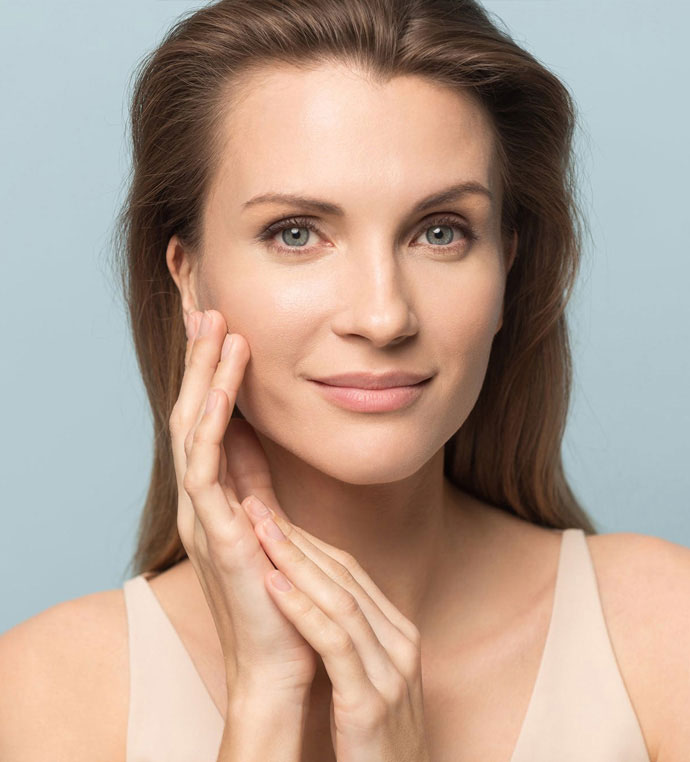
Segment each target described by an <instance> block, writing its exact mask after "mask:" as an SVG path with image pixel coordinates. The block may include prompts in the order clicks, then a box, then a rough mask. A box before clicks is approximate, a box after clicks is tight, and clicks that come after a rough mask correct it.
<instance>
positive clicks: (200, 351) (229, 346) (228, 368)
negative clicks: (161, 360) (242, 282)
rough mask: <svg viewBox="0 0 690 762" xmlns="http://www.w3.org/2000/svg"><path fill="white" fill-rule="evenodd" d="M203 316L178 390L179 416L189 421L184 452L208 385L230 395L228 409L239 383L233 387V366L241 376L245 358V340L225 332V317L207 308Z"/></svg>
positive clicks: (206, 393) (198, 416)
mask: <svg viewBox="0 0 690 762" xmlns="http://www.w3.org/2000/svg"><path fill="white" fill-rule="evenodd" d="M206 315H207V319H208V321H209V322H208V323H206V324H204V322H203V320H202V324H201V326H200V328H199V333H198V334H197V336H196V338H195V340H194V345H193V347H192V353H191V356H190V360H189V366H188V367H187V369H186V370H185V375H184V378H183V380H182V387H181V389H180V397H179V404H180V408H181V409H180V415H181V417H182V418H183V420H185V421H188V422H189V424H190V425H189V429H188V436H189V440H188V441H187V443H186V451H188V450H189V446H190V444H191V437H192V435H193V429H194V428H195V427H196V426H197V425H198V423H199V421H200V420H201V417H202V415H203V411H204V407H205V406H206V400H207V397H208V393H209V391H210V389H211V388H212V387H220V388H222V389H224V390H225V391H226V393H227V394H228V397H229V398H230V396H231V394H232V397H231V398H230V405H231V407H230V411H231V412H232V409H233V408H234V406H235V400H236V396H237V389H238V388H239V384H238V385H237V388H233V381H234V379H235V376H236V371H237V367H236V366H237V364H238V363H239V364H240V365H241V367H242V375H243V374H244V369H245V367H246V364H247V362H248V360H249V346H248V344H247V342H246V340H245V339H244V338H243V337H242V336H240V335H239V334H228V333H227V331H226V330H225V329H226V328H227V325H226V323H225V319H224V318H223V316H222V315H221V314H220V313H219V312H218V311H217V310H208V311H207V312H206ZM204 331H206V333H204ZM240 383H241V378H240Z"/></svg>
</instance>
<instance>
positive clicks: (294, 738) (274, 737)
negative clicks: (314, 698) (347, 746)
mask: <svg viewBox="0 0 690 762" xmlns="http://www.w3.org/2000/svg"><path fill="white" fill-rule="evenodd" d="M308 700H309V697H308V695H302V694H299V695H295V696H294V697H287V699H286V698H284V697H281V698H278V697H275V696H273V695H272V694H269V693H268V692H267V691H265V690H264V691H262V692H259V691H258V690H253V691H250V690H246V691H241V690H236V691H235V692H234V693H233V694H232V695H231V696H230V697H229V698H228V711H227V716H226V720H225V731H224V732H223V739H222V741H221V744H220V751H219V753H218V760H217V762H299V761H300V759H301V756H302V739H303V736H304V726H305V723H306V717H307V710H308Z"/></svg>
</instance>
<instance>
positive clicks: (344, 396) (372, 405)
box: [311, 378, 431, 413]
mask: <svg viewBox="0 0 690 762" xmlns="http://www.w3.org/2000/svg"><path fill="white" fill-rule="evenodd" d="M311 381H312V383H313V384H316V386H317V388H318V389H319V391H320V392H321V394H323V395H324V397H326V399H328V400H330V401H331V402H334V403H335V404H336V405H338V406H340V407H343V408H345V409H346V410H357V411H358V412H360V413H385V412H388V411H390V410H400V409H401V408H405V407H408V405H411V404H412V403H413V402H414V401H415V400H416V399H417V398H418V397H419V396H420V395H421V393H422V392H423V391H424V389H425V387H426V386H428V384H429V381H431V379H430V378H428V379H427V380H426V381H422V382H421V383H419V384H413V385H411V386H391V387H389V388H388V389H359V388H357V387H354V386H330V385H329V384H323V383H321V382H320V381H314V380H311Z"/></svg>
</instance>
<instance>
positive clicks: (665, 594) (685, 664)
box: [587, 532, 690, 762]
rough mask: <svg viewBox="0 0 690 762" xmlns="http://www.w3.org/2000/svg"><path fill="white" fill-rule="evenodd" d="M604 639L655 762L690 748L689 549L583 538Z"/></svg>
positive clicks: (671, 761) (659, 542)
mask: <svg viewBox="0 0 690 762" xmlns="http://www.w3.org/2000/svg"><path fill="white" fill-rule="evenodd" d="M587 543H588V546H589V549H590V554H591V557H592V563H593V565H594V568H595V573H596V577H597V583H598V587H599V594H600V598H601V604H602V609H603V612H604V617H605V620H606V625H607V629H608V631H609V637H610V639H611V643H612V646H613V649H614V652H615V655H616V658H617V660H618V663H619V667H620V669H621V674H622V675H623V676H624V681H625V683H626V687H627V689H628V693H629V695H630V698H631V701H632V703H633V706H634V707H635V710H636V713H637V715H638V719H639V721H640V725H641V727H642V731H643V734H644V736H645V740H646V741H647V746H648V748H649V750H650V756H651V758H652V760H653V762H675V761H676V760H678V759H682V758H683V757H684V755H685V754H686V753H687V749H688V748H690V723H689V722H688V707H689V706H690V549H689V548H686V547H685V546H683V545H678V544H676V543H673V542H669V541H668V540H664V539H661V538H659V537H653V536H649V535H643V534H636V533H633V532H620V533H614V534H603V535H588V536H587Z"/></svg>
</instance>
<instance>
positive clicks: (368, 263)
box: [192, 65, 506, 484]
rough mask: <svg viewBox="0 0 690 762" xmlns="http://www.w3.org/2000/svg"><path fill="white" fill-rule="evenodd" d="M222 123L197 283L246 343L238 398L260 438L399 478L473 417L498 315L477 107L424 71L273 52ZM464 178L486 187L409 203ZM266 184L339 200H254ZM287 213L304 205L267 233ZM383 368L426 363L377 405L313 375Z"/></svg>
mask: <svg viewBox="0 0 690 762" xmlns="http://www.w3.org/2000/svg"><path fill="white" fill-rule="evenodd" d="M223 138H224V140H225V146H224V149H223V154H222V157H221V166H220V169H219V172H218V174H217V176H216V177H215V179H214V183H213V186H212V188H211V192H210V196H209V201H208V204H207V207H206V209H205V217H204V237H205V242H204V251H203V252H202V257H201V260H200V262H201V264H200V267H199V268H198V271H197V272H195V273H194V276H193V282H194V285H193V286H192V288H193V289H194V291H195V298H196V300H197V304H198V306H199V307H200V308H207V309H208V308H213V309H217V310H219V311H220V312H221V313H222V314H223V315H224V316H225V319H226V321H227V323H228V326H229V331H230V332H237V333H240V334H242V335H243V336H244V337H245V338H246V340H247V341H248V343H249V347H250V350H251V360H250V362H249V365H248V367H247V370H246V374H245V378H244V381H243V384H242V386H241V388H240V391H239V395H238V398H237V405H238V407H239V409H240V410H241V412H242V414H243V415H244V417H245V418H246V420H247V421H249V423H251V424H252V426H253V427H254V428H255V430H256V431H257V433H258V434H259V435H260V436H261V435H264V436H265V437H267V438H268V439H269V440H272V442H275V443H277V444H278V445H280V446H281V447H283V448H285V449H286V450H287V451H289V452H290V453H293V454H294V455H296V456H298V457H299V458H300V459H302V460H303V461H306V462H307V463H309V464H310V465H311V466H313V467H315V468H317V469H319V470H320V471H322V472H324V473H327V474H330V475H331V476H332V477H334V478H336V479H339V480H341V481H345V482H349V483H352V484H373V483H386V482H391V481H394V480H398V479H402V478H405V477H407V476H410V475H411V474H413V473H415V472H416V471H417V470H418V469H420V468H421V467H422V466H423V465H424V464H425V463H426V462H427V461H428V460H429V459H430V458H431V457H432V456H433V455H434V454H435V453H436V452H437V451H438V450H439V448H441V447H442V446H443V444H444V443H445V442H446V441H447V440H448V439H449V438H450V437H451V436H452V435H453V433H454V432H455V431H456V430H457V429H458V428H459V427H460V426H461V425H462V424H463V422H464V421H465V419H466V418H467V416H468V414H469V412H470V411H471V409H472V407H473V406H474V404H475V402H476V399H477V397H478V395H479V392H480V389H481V386H482V383H483V380H484V376H485V372H486V368H487V364H488V360H489V353H490V350H491V344H492V340H493V338H494V335H495V334H496V332H497V331H498V329H499V328H500V325H501V321H502V302H503V294H504V285H505V276H506V264H505V261H504V252H503V249H502V244H501V237H500V208H501V206H500V205H501V189H500V187H499V186H498V176H497V167H496V166H495V163H494V162H495V159H494V150H493V139H492V134H491V131H490V129H489V122H488V118H487V117H486V116H485V114H484V113H483V111H482V110H481V109H480V108H479V107H478V106H477V105H476V104H475V102H474V101H472V100H471V99H470V97H469V96H460V95H458V94H457V93H455V92H452V91H450V90H448V89H444V88H441V87H439V86H437V85H434V84H432V83H430V82H429V81H427V80H424V79H422V78H419V77H399V78H396V79H394V80H392V81H390V82H389V83H388V84H386V85H374V84H371V83H369V82H368V81H366V80H365V79H364V78H363V77H362V76H360V75H359V74H357V73H355V72H354V71H353V70H351V69H347V68H345V67H340V66H335V65H333V66H328V67H327V66H324V67H323V68H319V69H317V70H314V71H308V72H306V71H300V70H297V69H293V68H287V67H284V68H282V67H281V68H277V67H276V68H271V69H266V70H265V71H264V72H262V73H261V75H260V76H255V77H252V79H251V80H250V83H249V85H248V86H247V89H246V91H245V92H244V94H243V97H242V98H241V99H240V101H239V103H237V104H236V106H234V107H233V110H232V112H231V113H229V114H228V116H227V118H226V121H225V122H224V124H223ZM460 183H474V184H477V185H480V186H483V187H484V188H486V189H487V191H488V192H489V193H488V194H487V193H483V192H467V193H464V194H462V195H458V196H457V197H454V198H448V199H447V200H441V201H438V202H436V203H434V204H433V205H431V206H428V207H427V208H424V209H423V210H416V209H415V207H416V206H417V205H418V204H419V202H420V201H421V200H423V199H425V198H426V197H427V196H430V195H432V194H437V193H439V192H440V191H442V190H445V189H447V188H448V187H449V186H454V185H457V184H460ZM269 193H271V194H299V195H301V196H308V197H310V198H312V199H317V200H319V201H324V202H328V203H329V204H331V205H333V206H336V205H337V207H339V208H340V209H341V210H342V211H341V212H340V213H337V212H336V211H334V210H325V209H321V208H316V207H313V206H309V205H307V204H305V203H301V202H296V201H295V202H290V201H277V200H274V201H270V202H269V201H265V202H258V201H256V202H255V203H248V202H250V201H252V200H253V199H256V198H257V197H259V196H264V195H265V194H269ZM489 194H490V196H491V197H490V196H489ZM291 217H301V218H307V219H306V220H304V219H302V220H297V221H292V222H288V223H287V224H286V226H285V230H284V231H282V232H281V231H275V228H274V231H275V232H270V233H266V234H264V231H266V229H267V228H268V227H269V226H271V225H275V223H278V222H280V221H281V220H288V219H289V218H291ZM441 217H444V218H446V219H443V220H441V219H440V218H441ZM305 223H309V224H313V226H314V228H315V229H314V230H311V229H309V228H307V227H305ZM470 231H472V232H470ZM473 235H474V236H476V240H475V239H473V237H472V236H473ZM262 236H264V238H265V240H261V237H262ZM389 370H407V371H419V372H422V373H423V374H424V375H432V376H433V378H432V380H431V381H430V382H428V383H427V384H426V385H425V386H424V387H423V390H422V392H421V394H420V395H419V396H418V397H417V398H416V400H415V401H414V402H412V404H409V405H408V406H407V407H404V408H400V409H397V410H392V411H388V412H361V411H353V410H348V409H343V408H342V407H340V406H338V405H336V404H334V403H333V402H332V401H330V400H329V399H327V398H326V397H325V396H324V395H323V394H322V393H321V389H320V387H319V386H318V385H317V384H315V383H314V382H313V381H310V380H309V379H313V378H319V377H324V376H328V375H332V374H336V373H345V372H352V371H368V372H373V373H380V372H384V371H389Z"/></svg>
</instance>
